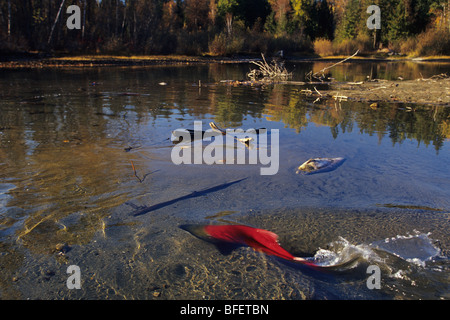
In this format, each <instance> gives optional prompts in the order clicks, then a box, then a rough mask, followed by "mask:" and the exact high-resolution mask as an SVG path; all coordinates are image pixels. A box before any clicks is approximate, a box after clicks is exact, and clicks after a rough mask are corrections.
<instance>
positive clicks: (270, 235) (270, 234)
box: [257, 229, 278, 243]
mask: <svg viewBox="0 0 450 320" xmlns="http://www.w3.org/2000/svg"><path fill="white" fill-rule="evenodd" d="M257 232H258V233H259V234H261V235H262V236H263V237H264V238H268V240H272V241H275V242H276V243H278V235H277V234H276V233H274V232H272V231H269V230H264V229H257Z"/></svg>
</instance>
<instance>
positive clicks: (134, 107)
mask: <svg viewBox="0 0 450 320" xmlns="http://www.w3.org/2000/svg"><path fill="white" fill-rule="evenodd" d="M326 65H327V64H315V65H313V64H297V65H290V66H289V68H291V69H292V70H293V71H294V79H295V80H303V79H304V74H305V73H307V72H308V71H310V70H311V69H312V68H314V70H320V69H322V68H323V67H324V66H326ZM250 67H251V66H250V65H208V66H188V67H152V68H103V69H72V70H69V69H61V70H51V69H49V70H10V71H6V70H3V71H2V72H1V74H0V93H1V102H0V111H1V114H0V268H1V273H0V297H1V298H2V299H28V298H30V299H80V298H81V299H448V298H450V295H449V294H450V291H449V283H450V281H449V266H450V264H449V260H448V258H449V253H450V250H449V248H450V241H449V240H450V233H449V212H450V184H449V181H450V170H449V163H450V109H449V108H448V107H430V106H415V108H414V110H411V108H409V106H406V105H401V104H392V105H391V104H381V105H380V107H379V108H378V109H377V110H373V109H371V108H369V106H368V105H367V104H363V103H354V102H346V101H342V102H340V103H335V102H334V101H328V102H322V103H318V104H317V103H316V104H313V103H312V102H311V101H305V100H304V96H303V95H301V94H300V90H301V89H303V87H299V86H295V85H270V86H265V87H251V86H229V85H226V84H223V83H221V82H220V81H221V80H231V79H233V80H239V79H245V74H246V72H248V71H249V69H250ZM449 71H450V65H449V64H414V63H396V64H391V63H389V64H385V63H379V64H368V63H355V64H345V65H341V66H340V67H336V68H335V69H333V74H332V76H333V77H335V78H336V79H338V80H352V81H360V80H363V79H365V78H366V77H367V76H370V75H371V76H372V77H378V78H386V79H396V78H397V77H398V76H402V77H403V78H405V79H415V78H419V77H422V76H423V77H429V76H432V75H434V74H439V73H443V72H449ZM199 80H200V81H201V86H199ZM162 82H164V85H163V84H161V83H162ZM194 121H202V124H203V129H208V128H209V126H208V123H209V122H210V121H215V122H216V123H217V124H219V125H220V126H221V127H223V128H243V129H247V128H262V127H265V128H267V129H269V130H273V129H278V130H279V168H278V171H277V173H276V174H275V175H261V174H260V168H261V167H262V166H263V165H261V164H230V163H228V164H220V165H219V164H213V165H207V164H193V165H178V166H177V165H174V164H173V162H172V160H171V151H172V148H173V144H172V143H171V141H170V140H168V139H169V137H170V134H171V131H172V130H175V129H179V128H193V126H194ZM311 157H344V158H345V159H346V161H345V162H344V163H343V165H342V166H340V167H339V168H337V169H336V170H334V171H331V172H325V173H321V174H315V175H309V176H304V175H300V174H296V173H295V172H296V169H297V167H298V166H299V165H300V164H302V163H303V162H305V161H306V160H308V159H309V158H311ZM185 223H199V224H205V223H243V224H247V225H251V226H254V227H258V228H264V229H268V230H271V231H273V232H275V233H277V234H278V235H279V236H280V243H281V245H282V246H283V247H284V248H286V249H287V250H288V251H291V252H292V253H293V254H296V255H301V256H314V257H315V259H316V260H317V261H320V262H322V263H324V264H328V265H331V264H334V263H337V262H340V261H346V260H348V259H354V258H355V257H356V260H357V262H358V263H357V264H356V265H354V266H352V267H348V268H346V269H344V270H340V271H339V272H330V273H322V272H318V271H316V270H308V269H305V268H299V267H297V266H294V265H291V264H288V263H285V262H283V261H281V260H278V259H276V258H274V257H271V256H265V255H263V254H261V253H258V252H255V251H253V250H251V249H249V248H240V249H237V250H235V251H233V252H231V253H230V254H229V255H223V254H221V253H220V252H219V251H218V250H217V249H216V248H215V247H214V246H213V245H211V244H209V243H206V242H203V241H201V240H200V239H197V238H195V237H193V236H192V235H191V234H189V233H187V232H186V231H184V230H182V229H180V228H179V226H180V225H182V224H185ZM70 265H76V266H79V268H80V274H81V276H80V279H81V289H78V290H77V289H68V287H67V285H66V280H67V279H68V277H69V274H68V273H67V268H68V267H69V266H70ZM374 265H375V266H377V267H378V268H379V270H380V280H381V283H380V288H379V289H369V288H368V286H367V280H368V278H369V276H370V273H367V270H368V269H367V268H368V267H369V266H374Z"/></svg>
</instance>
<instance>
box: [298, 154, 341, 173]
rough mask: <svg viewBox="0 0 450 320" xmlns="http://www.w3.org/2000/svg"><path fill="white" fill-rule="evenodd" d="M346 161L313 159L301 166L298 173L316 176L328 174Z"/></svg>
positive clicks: (339, 159)
mask: <svg viewBox="0 0 450 320" xmlns="http://www.w3.org/2000/svg"><path fill="white" fill-rule="evenodd" d="M344 161H345V159H344V158H313V159H309V160H308V161H306V162H305V163H303V164H302V165H301V166H299V167H298V169H297V172H296V173H300V172H301V173H303V174H314V173H321V172H328V171H332V170H335V169H336V168H338V167H339V166H340V165H341V164H342V163H344Z"/></svg>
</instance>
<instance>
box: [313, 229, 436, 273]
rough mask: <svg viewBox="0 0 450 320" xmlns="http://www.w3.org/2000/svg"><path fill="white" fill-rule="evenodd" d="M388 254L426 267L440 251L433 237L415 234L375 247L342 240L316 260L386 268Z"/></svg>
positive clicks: (320, 263) (329, 246) (317, 255)
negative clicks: (372, 264)
mask: <svg viewBox="0 0 450 320" xmlns="http://www.w3.org/2000/svg"><path fill="white" fill-rule="evenodd" d="M386 253H387V254H390V255H393V256H395V257H398V258H400V259H402V260H404V261H406V262H408V263H411V264H414V265H417V266H421V267H425V266H426V262H427V261H430V260H432V259H433V258H435V257H438V256H439V255H440V250H439V248H437V247H436V246H435V245H434V240H432V239H431V238H430V233H420V232H418V231H414V233H413V234H408V235H396V236H394V237H391V238H386V239H384V240H380V241H376V242H372V243H371V244H357V245H355V244H352V243H350V242H349V241H348V240H346V239H345V238H342V237H340V238H339V240H337V241H333V242H331V243H330V244H329V245H328V248H327V249H323V248H320V249H319V250H318V251H317V252H316V254H315V255H314V257H313V259H312V260H313V261H314V262H315V263H316V264H318V265H320V266H334V265H340V264H343V263H346V262H349V261H352V260H355V261H356V260H357V261H365V262H367V263H374V264H385V265H386V264H389V262H387V259H386V258H385V257H384V256H385V255H386ZM386 266H387V267H388V268H390V267H391V266H389V265H386Z"/></svg>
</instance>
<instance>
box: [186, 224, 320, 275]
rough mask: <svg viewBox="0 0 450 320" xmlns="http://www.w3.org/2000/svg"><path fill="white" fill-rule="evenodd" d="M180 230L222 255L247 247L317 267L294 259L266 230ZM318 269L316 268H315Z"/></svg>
mask: <svg viewBox="0 0 450 320" xmlns="http://www.w3.org/2000/svg"><path fill="white" fill-rule="evenodd" d="M180 228H182V229H184V230H186V231H188V232H190V233H191V234H193V235H194V236H196V237H198V238H200V239H202V240H205V241H208V242H212V243H214V244H216V245H218V248H219V250H221V252H222V253H225V252H228V251H231V250H232V249H234V248H236V247H239V246H248V247H251V248H253V249H254V250H256V251H259V252H264V253H266V254H268V255H273V256H277V257H279V258H282V259H284V260H288V261H294V262H299V263H301V264H305V265H309V266H317V265H315V264H314V263H313V262H312V261H309V260H307V259H304V258H300V257H295V256H293V255H292V254H291V253H289V252H288V251H286V250H285V249H283V248H282V247H281V246H280V244H279V243H278V236H277V235H276V234H275V233H273V232H271V231H268V230H264V229H258V228H253V227H249V226H245V225H192V224H187V225H182V226H180ZM317 267H318V266H317Z"/></svg>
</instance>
